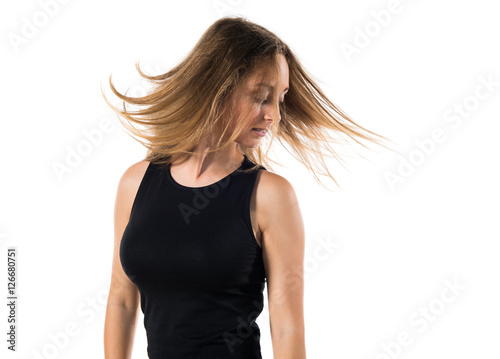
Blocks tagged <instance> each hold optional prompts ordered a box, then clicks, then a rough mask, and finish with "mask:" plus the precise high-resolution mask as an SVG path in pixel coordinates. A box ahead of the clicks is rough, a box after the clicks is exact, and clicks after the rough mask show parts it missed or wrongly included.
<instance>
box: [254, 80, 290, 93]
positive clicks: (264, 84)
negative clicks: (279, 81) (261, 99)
mask: <svg viewBox="0 0 500 359" xmlns="http://www.w3.org/2000/svg"><path fill="white" fill-rule="evenodd" d="M258 86H264V87H268V88H270V89H271V90H274V86H271V85H269V84H267V83H264V82H259V83H258V84H255V87H258ZM288 90H289V88H288V87H287V88H285V89H284V90H283V92H285V91H288Z"/></svg>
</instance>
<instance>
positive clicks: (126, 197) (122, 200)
mask: <svg viewBox="0 0 500 359" xmlns="http://www.w3.org/2000/svg"><path fill="white" fill-rule="evenodd" d="M149 163H150V162H149V161H139V162H136V163H134V164H132V165H131V166H130V167H128V168H127V169H126V170H125V172H124V173H123V174H122V176H121V178H120V181H119V183H118V190H117V202H118V203H119V205H120V207H122V209H123V210H125V211H126V212H127V213H129V212H130V209H131V207H132V203H133V202H134V198H135V196H136V194H137V191H138V189H139V186H140V184H141V182H142V179H143V177H144V174H145V173H146V170H147V168H148V166H149Z"/></svg>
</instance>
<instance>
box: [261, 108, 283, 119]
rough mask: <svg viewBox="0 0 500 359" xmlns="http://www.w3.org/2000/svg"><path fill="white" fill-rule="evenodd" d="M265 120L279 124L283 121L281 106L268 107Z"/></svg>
mask: <svg viewBox="0 0 500 359" xmlns="http://www.w3.org/2000/svg"><path fill="white" fill-rule="evenodd" d="M264 119H265V120H270V121H271V122H272V121H276V122H279V121H280V120H281V113H280V108H279V104H275V105H271V104H270V105H269V106H266V109H265V113H264Z"/></svg>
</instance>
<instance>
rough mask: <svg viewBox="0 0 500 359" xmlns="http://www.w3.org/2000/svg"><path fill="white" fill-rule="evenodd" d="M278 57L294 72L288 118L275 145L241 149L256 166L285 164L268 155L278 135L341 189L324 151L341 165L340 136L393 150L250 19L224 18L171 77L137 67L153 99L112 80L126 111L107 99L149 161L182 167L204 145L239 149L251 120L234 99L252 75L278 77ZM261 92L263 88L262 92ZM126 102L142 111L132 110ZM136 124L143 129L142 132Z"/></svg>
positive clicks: (277, 128) (277, 126)
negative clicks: (335, 147)
mask: <svg viewBox="0 0 500 359" xmlns="http://www.w3.org/2000/svg"><path fill="white" fill-rule="evenodd" d="M278 54H282V55H284V56H285V58H286V60H287V63H288V67H289V91H288V93H287V94H286V96H285V102H284V103H282V104H279V105H278V102H277V101H273V103H276V105H275V106H276V107H277V108H276V110H277V111H274V113H275V114H276V115H275V117H277V116H278V111H279V115H280V116H281V120H279V119H277V118H276V119H275V120H274V119H273V124H272V128H271V130H270V131H269V133H268V135H269V134H271V136H270V140H268V136H266V137H264V138H262V140H261V143H260V145H259V146H258V147H257V148H255V149H252V148H246V147H244V146H241V145H240V144H237V147H238V150H239V151H240V152H241V153H243V154H245V155H246V156H247V157H248V158H249V159H250V160H251V161H252V162H254V163H255V164H256V166H257V165H259V164H261V165H263V166H265V167H267V168H270V169H272V166H271V165H270V162H273V163H277V162H276V161H274V160H272V159H271V158H269V157H268V152H269V150H270V149H271V144H272V142H273V139H274V137H277V138H278V141H279V142H280V144H281V145H282V146H283V147H285V149H286V150H287V151H288V152H290V153H291V154H292V156H294V157H295V158H296V159H297V160H298V161H299V162H301V163H302V164H303V165H304V166H306V167H307V168H308V170H309V171H311V172H312V174H313V175H314V178H315V179H316V181H317V182H318V183H319V184H321V185H322V183H321V181H320V180H319V178H318V176H317V172H318V173H320V174H322V175H327V176H329V177H330V178H331V179H332V180H333V181H334V182H335V183H336V184H337V185H338V183H337V181H336V180H335V178H334V177H333V176H332V175H331V174H330V172H329V171H328V168H327V166H326V164H325V161H324V158H323V156H325V153H324V152H323V149H326V150H327V152H329V153H331V154H332V155H333V158H336V159H338V160H341V157H340V156H339V155H338V154H337V152H335V151H334V150H333V148H332V147H331V144H333V143H339V141H337V139H335V138H334V137H333V136H332V135H333V134H336V135H347V136H349V137H350V138H351V139H353V140H354V141H356V142H357V143H359V144H361V145H362V146H363V147H365V148H366V146H365V145H364V144H363V143H361V142H360V141H358V139H364V140H368V141H371V142H373V143H375V144H378V145H381V146H383V147H385V148H387V147H386V146H385V145H383V144H382V142H381V140H388V139H387V138H386V137H383V136H381V135H378V134H376V133H374V132H372V131H369V130H367V129H365V128H363V127H362V126H360V125H358V124H357V123H355V122H354V121H353V120H352V119H350V118H349V117H348V116H347V115H346V114H345V113H344V112H342V110H340V109H339V108H338V107H337V106H336V105H334V104H333V103H332V102H331V101H330V100H329V99H328V98H327V97H326V96H325V94H324V93H323V92H322V90H321V89H320V88H319V87H318V85H316V83H315V82H314V81H313V80H312V79H311V77H310V76H309V75H308V73H307V72H306V71H305V69H304V68H303V66H302V65H301V63H300V62H299V60H298V59H297V57H296V56H295V55H294V53H293V52H292V51H291V50H290V48H289V47H288V46H287V45H286V44H285V43H284V42H283V41H282V40H281V39H279V38H278V36H276V35H275V34H274V33H272V32H270V31H269V30H267V29H265V28H264V27H262V26H260V25H257V24H255V23H252V22H250V21H248V20H247V19H245V18H242V17H224V18H221V19H219V20H217V21H216V22H215V23H214V24H213V25H211V26H210V27H209V28H208V29H207V30H206V31H205V33H204V34H203V36H202V37H201V38H200V40H199V41H198V43H197V44H196V45H195V47H194V48H193V49H192V50H191V52H190V53H189V54H188V55H187V56H186V58H185V59H184V60H183V61H182V62H180V63H179V64H178V65H176V66H175V67H174V68H173V69H171V70H170V71H168V72H166V73H164V74H160V75H156V76H151V75H147V74H145V73H143V72H142V71H141V69H140V66H139V62H136V68H137V71H138V72H139V73H140V75H141V76H142V77H143V78H145V79H146V80H148V81H149V82H150V83H151V84H152V85H153V86H152V87H153V88H152V90H151V91H150V92H149V93H148V94H147V95H145V96H142V97H129V96H126V95H122V94H120V93H119V92H118V91H117V90H116V88H115V86H114V85H113V82H112V79H111V76H110V78H109V84H110V87H111V89H112V91H113V93H114V94H115V95H116V96H118V97H119V98H120V99H121V100H122V101H124V103H123V109H122V110H120V109H118V108H116V107H115V106H113V105H112V104H110V103H109V101H108V100H107V99H106V97H105V96H104V93H103V96H104V98H105V101H106V102H107V104H108V105H109V106H110V107H111V108H112V109H113V110H114V111H115V112H116V113H117V114H118V115H119V116H118V118H119V119H120V121H121V122H122V124H123V125H124V127H125V128H126V129H128V130H129V131H130V133H129V135H131V137H133V138H134V139H135V140H137V141H139V142H140V143H141V144H143V145H144V146H145V147H146V148H147V149H148V151H147V154H146V158H145V160H147V161H151V162H154V163H158V164H164V165H168V164H171V163H172V162H174V161H176V160H178V161H180V162H181V163H182V162H184V161H185V160H187V159H188V158H189V156H190V155H191V154H193V153H195V149H196V147H197V146H198V145H199V144H200V143H203V144H206V145H207V150H208V151H209V152H213V151H217V150H220V149H221V148H224V147H225V146H227V145H229V144H231V143H232V142H233V141H234V140H235V139H236V138H237V137H238V136H239V135H240V134H241V133H242V132H243V131H245V130H246V131H248V129H249V128H248V126H249V123H250V122H249V121H250V116H249V115H247V116H245V113H243V114H241V111H240V113H239V114H240V116H239V117H238V116H237V115H236V110H237V108H238V106H240V105H239V104H237V103H235V101H234V100H233V99H234V95H235V94H236V93H238V91H239V89H240V86H239V85H241V84H244V83H245V81H246V80H247V79H248V78H249V77H250V76H257V78H259V79H262V80H266V81H267V82H269V80H273V79H274V80H276V79H278V78H279V76H280V66H279V62H278V56H277V55H278ZM261 82H263V81H261ZM258 92H259V89H257V90H256V92H255V93H258ZM278 92H279V91H278V88H277V87H276V88H275V89H274V91H273V92H272V94H271V96H272V98H273V99H275V98H276V96H277V95H278ZM125 102H126V103H128V104H131V105H138V106H139V107H141V108H140V109H139V110H137V111H130V110H128V109H126V106H125ZM278 106H279V108H278ZM249 112H250V111H248V113H249ZM120 116H121V117H123V118H124V119H125V120H126V121H123V120H122V119H121V118H120ZM133 123H135V124H138V125H141V126H143V128H141V129H139V128H136V127H135V126H134V124H133ZM329 131H331V132H332V133H329ZM134 135H135V136H137V138H136V137H134ZM389 141H390V140H389ZM286 145H288V146H289V147H290V149H291V151H290V150H289V149H288V148H286ZM262 147H265V150H264V149H263V148H262ZM318 161H320V162H321V164H322V166H323V168H324V169H325V170H326V173H325V172H322V171H318V169H315V168H313V166H312V164H314V165H316V167H317V162H318ZM254 168H255V167H252V168H251V169H249V170H253V169H254Z"/></svg>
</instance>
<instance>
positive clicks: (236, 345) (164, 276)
mask: <svg viewBox="0 0 500 359" xmlns="http://www.w3.org/2000/svg"><path fill="white" fill-rule="evenodd" d="M252 165H253V163H252V162H251V161H250V160H249V159H248V158H247V157H246V156H245V159H244V161H243V163H242V164H241V165H240V167H239V168H238V169H237V170H235V171H234V172H233V173H231V174H230V175H228V176H226V177H224V178H223V179H221V180H219V181H218V182H215V183H212V184H210V185H208V186H203V187H187V186H183V185H181V184H179V183H177V182H175V180H174V179H173V178H172V176H171V173H170V166H161V165H159V164H154V163H152V162H150V163H149V165H148V167H147V170H146V172H145V174H144V177H143V179H142V181H141V184H140V186H139V188H138V190H137V194H136V197H135V199H134V202H133V205H132V209H131V213H130V219H129V222H128V224H127V226H126V228H125V231H124V233H123V237H122V240H121V244H120V260H121V264H122V267H123V270H124V272H125V274H126V275H127V276H128V277H129V278H130V280H131V281H132V282H133V283H134V284H135V285H136V286H137V288H138V290H139V292H140V295H141V310H142V312H143V313H144V326H145V328H146V335H147V341H148V347H147V352H148V355H149V358H151V359H177V358H179V359H180V358H183V359H190V358H204V359H211V358H214V359H215V358H217V359H225V358H233V359H236V358H238V359H243V358H249V359H250V358H251V359H260V358H262V356H261V348H260V330H259V326H258V325H257V323H256V322H255V319H256V318H257V317H258V315H259V314H260V313H261V311H262V309H263V306H264V298H263V290H264V285H265V281H266V276H265V269H264V264H263V260H262V248H261V247H260V246H259V244H258V243H257V241H256V239H255V236H254V234H253V231H252V225H251V222H250V197H251V196H252V192H253V188H254V184H255V180H256V176H257V172H258V169H263V170H266V168H265V167H263V166H259V167H258V169H257V170H255V171H251V172H248V173H243V172H240V170H241V169H245V168H248V167H251V166H252Z"/></svg>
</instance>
